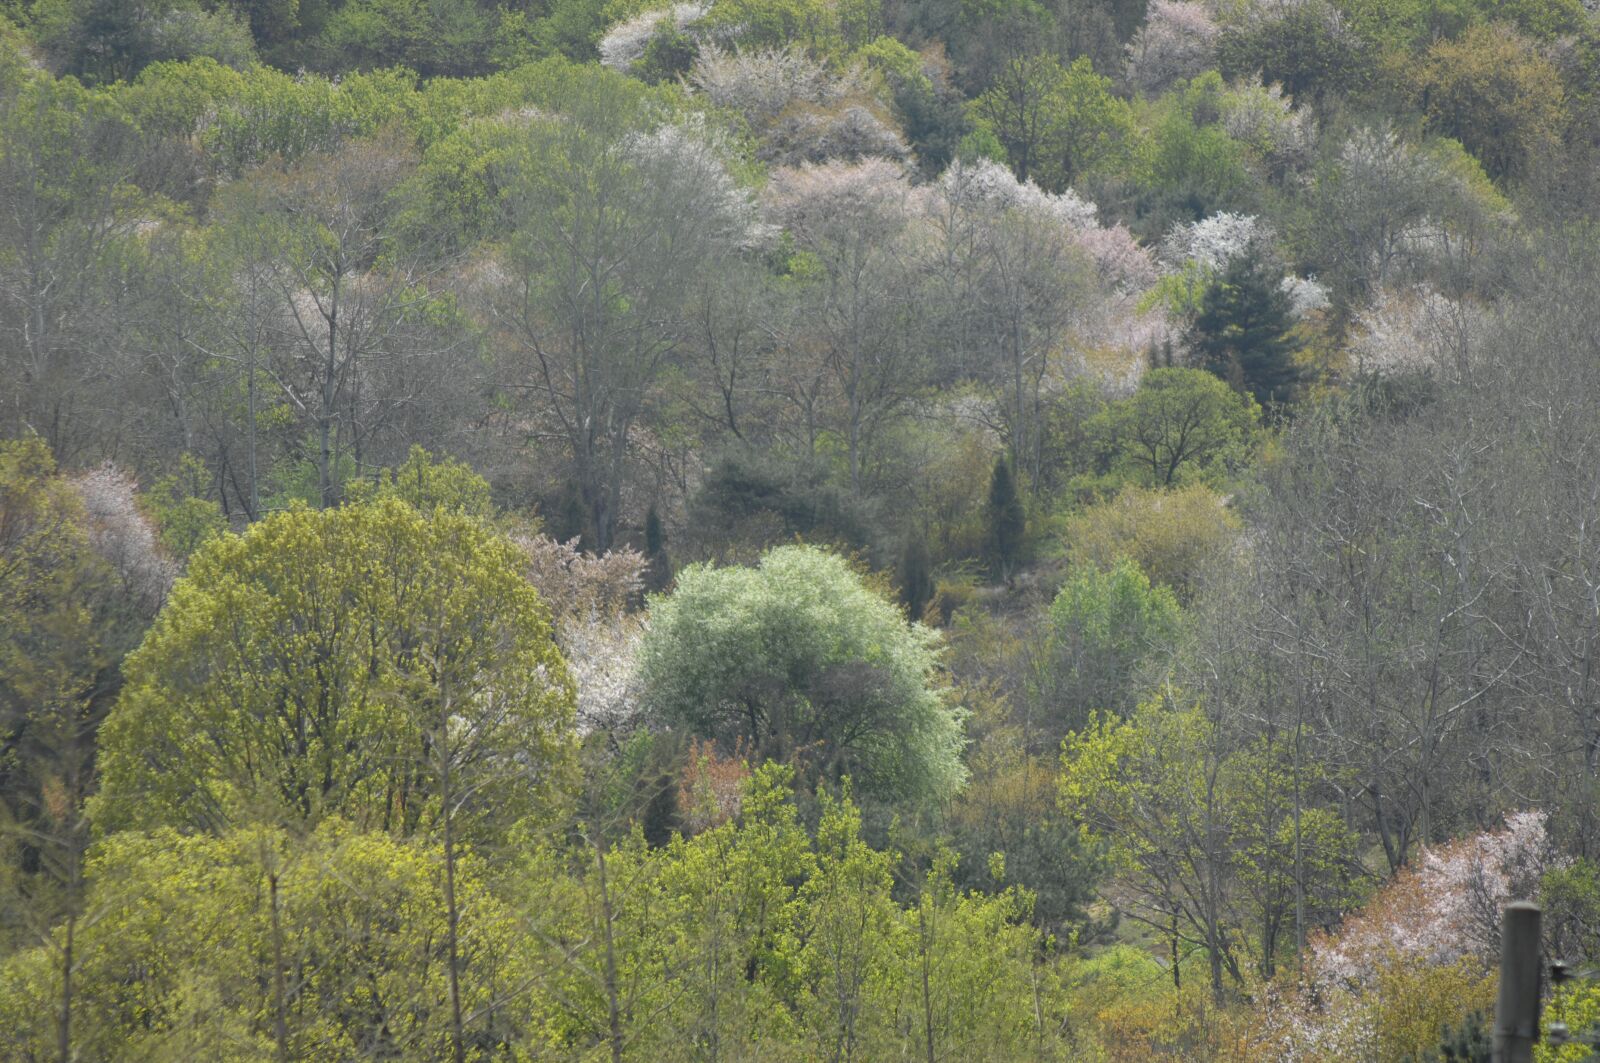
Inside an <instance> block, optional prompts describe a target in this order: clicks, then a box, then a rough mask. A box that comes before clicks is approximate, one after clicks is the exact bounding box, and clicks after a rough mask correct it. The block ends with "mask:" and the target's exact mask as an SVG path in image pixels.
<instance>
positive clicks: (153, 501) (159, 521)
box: [145, 454, 228, 558]
mask: <svg viewBox="0 0 1600 1063" xmlns="http://www.w3.org/2000/svg"><path fill="white" fill-rule="evenodd" d="M210 479H211V476H210V473H209V472H208V471H207V469H206V467H205V465H204V464H202V463H201V462H200V460H199V459H198V458H196V457H195V456H194V455H192V454H185V455H183V456H182V457H181V458H179V459H178V471H177V472H176V473H174V474H173V475H171V476H164V477H162V478H161V479H159V480H157V481H156V482H155V483H153V484H151V485H150V491H149V493H148V494H147V495H146V496H145V504H146V505H147V506H149V508H150V514H151V516H152V517H154V518H155V522H156V527H157V528H159V529H160V534H161V545H162V546H164V547H166V548H167V549H168V550H169V551H171V552H172V555H173V556H174V557H179V558H186V557H188V556H189V555H191V554H193V553H194V552H195V551H196V550H198V549H199V548H200V547H201V546H202V545H203V544H204V543H205V542H206V540H208V539H210V538H211V537H212V536H215V535H221V534H222V533H223V532H224V531H226V530H227V527H228V522H227V520H226V519H225V518H224V517H223V515H222V507H221V506H218V505H217V504H216V503H215V502H213V501H212V500H211V499H210V498H209V497H207V487H208V485H209V481H210Z"/></svg>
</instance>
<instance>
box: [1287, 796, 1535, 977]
mask: <svg viewBox="0 0 1600 1063" xmlns="http://www.w3.org/2000/svg"><path fill="white" fill-rule="evenodd" d="M1547 819H1548V817H1547V816H1546V814H1545V813H1544V812H1541V811H1537V810H1536V811H1530V812H1517V813H1513V814H1512V815H1509V816H1507V817H1506V825H1505V827H1504V828H1503V829H1501V830H1498V831H1486V832H1484V833H1481V834H1475V835H1472V836H1470V837H1466V838H1461V839H1458V840H1456V841H1453V842H1450V843H1448V844H1446V845H1441V846H1436V847H1425V848H1423V849H1422V851H1421V853H1420V854H1419V856H1418V858H1417V859H1416V861H1415V862H1414V863H1413V864H1412V865H1411V866H1409V867H1406V868H1404V869H1402V870H1401V871H1400V873H1399V874H1397V875H1396V876H1395V877H1394V878H1393V879H1392V880H1391V881H1390V882H1389V883H1388V884H1387V885H1385V886H1384V887H1383V889H1381V890H1380V891H1379V892H1378V893H1377V895H1376V896H1374V897H1373V898H1372V900H1371V901H1370V902H1369V903H1368V904H1367V906H1366V907H1365V908H1364V909H1362V911H1361V912H1359V913H1358V914H1356V915H1353V916H1351V917H1350V918H1348V919H1346V920H1345V921H1344V924H1343V925H1342V926H1341V927H1340V928H1339V929H1338V930H1337V931H1336V932H1335V933H1333V934H1330V935H1327V936H1324V937H1319V938H1316V939H1314V940H1313V941H1312V943H1311V945H1310V957H1309V959H1308V963H1307V975H1308V977H1309V978H1311V979H1312V980H1313V981H1314V982H1316V983H1320V984H1322V985H1325V986H1329V987H1334V986H1348V987H1359V986H1365V985H1369V984H1370V983H1371V982H1372V981H1373V980H1374V979H1375V977H1376V975H1377V971H1378V969H1379V967H1380V966H1381V965H1382V964H1383V963H1384V962H1385V961H1386V960H1388V959H1390V958H1392V957H1395V956H1401V957H1406V958H1411V959H1417V960H1421V961H1423V962H1425V963H1428V964H1437V965H1445V964H1451V963H1455V962H1457V961H1459V960H1462V959H1466V958H1477V959H1480V960H1482V961H1484V962H1485V963H1488V962H1489V961H1490V960H1491V959H1492V957H1493V956H1494V955H1495V954H1496V952H1497V951H1498V949H1499V944H1500V930H1499V927H1500V910H1501V908H1502V907H1504V905H1505V904H1506V903H1507V902H1508V901H1513V900H1525V899H1527V898H1530V897H1532V896H1534V895H1535V894H1536V892H1537V890H1538V885H1539V880H1540V878H1541V877H1542V876H1543V874H1544V872H1545V871H1546V869H1548V868H1549V867H1551V866H1552V861H1553V860H1555V859H1556V856H1555V854H1554V850H1553V848H1552V846H1551V843H1550V838H1549V835H1548V834H1547V832H1546V829H1545V828H1546V822H1547Z"/></svg>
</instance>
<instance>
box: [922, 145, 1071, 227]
mask: <svg viewBox="0 0 1600 1063" xmlns="http://www.w3.org/2000/svg"><path fill="white" fill-rule="evenodd" d="M939 187H940V189H941V191H942V192H943V193H944V195H945V197H946V198H947V199H949V200H950V201H951V202H952V203H956V204H958V205H962V204H979V203H985V204H992V205H997V206H1000V207H1002V208H1005V209H1007V210H1016V211H1020V212H1022V213H1024V214H1027V215H1029V216H1030V217H1034V218H1037V219H1039V220H1041V221H1049V222H1054V223H1055V224H1058V225H1065V226H1067V227H1069V228H1072V229H1087V228H1091V227H1094V226H1097V225H1098V224H1099V211H1098V210H1097V209H1096V208H1095V205H1094V204H1093V203H1090V202H1087V201H1086V200H1084V199H1083V198H1081V197H1080V196H1079V195H1078V194H1077V193H1076V192H1074V191H1073V190H1072V189H1070V188H1069V189H1066V190H1065V191H1063V192H1060V193H1051V192H1046V191H1044V190H1043V189H1041V188H1040V187H1039V186H1038V185H1036V184H1034V183H1033V182H1032V181H1018V180H1017V179H1016V177H1015V176H1013V174H1012V173H1011V170H1010V168H1009V167H1005V166H1002V165H1000V164H999V163H997V162H995V161H993V160H991V159H978V160H977V161H975V162H957V163H955V164H953V165H952V166H951V167H950V168H949V169H948V170H946V171H945V172H944V176H943V177H942V178H940V181H939Z"/></svg>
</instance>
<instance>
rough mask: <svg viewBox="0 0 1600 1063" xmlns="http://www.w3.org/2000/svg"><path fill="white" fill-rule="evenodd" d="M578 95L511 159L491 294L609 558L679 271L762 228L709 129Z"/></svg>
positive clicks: (695, 267) (611, 91)
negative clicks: (507, 226) (503, 237)
mask: <svg viewBox="0 0 1600 1063" xmlns="http://www.w3.org/2000/svg"><path fill="white" fill-rule="evenodd" d="M571 91H572V97H573V98H572V99H571V101H570V102H571V107H570V110H571V113H570V114H569V115H568V116H566V117H563V118H560V119H542V120H536V121H535V122H534V123H533V124H532V128H531V129H530V136H529V137H528V139H527V141H526V142H525V144H524V145H523V147H522V148H521V150H520V153H519V157H518V158H517V159H516V166H515V173H514V176H513V179H512V183H513V188H512V191H511V193H510V197H509V198H510V201H511V203H512V223H513V229H512V232H511V233H510V235H509V237H508V239H507V241H506V243H505V245H504V247H503V249H502V251H501V253H500V262H501V264H502V265H503V269H502V270H501V271H500V272H499V277H498V283H496V284H495V286H494V287H495V291H494V293H493V296H492V297H491V298H492V308H493V314H494V318H495V321H496V322H497V323H498V324H499V325H500V327H501V329H502V332H501V335H502V337H503V340H504V342H505V344H506V346H507V347H508V348H509V353H508V354H507V356H506V357H507V365H506V369H507V374H508V384H509V385H510V386H511V387H512V388H513V389H515V390H516V391H517V392H519V393H522V394H526V395H529V396H531V397H532V398H533V399H534V400H535V408H536V409H537V410H538V412H539V413H541V414H543V415H544V416H545V417H546V418H548V419H549V423H550V425H551V429H552V435H554V436H555V437H556V438H557V439H559V440H560V441H561V443H563V444H564V445H565V446H566V448H567V451H568V456H569V458H570V460H571V463H572V464H571V470H572V475H573V479H574V480H575V481H576V483H577V488H578V494H579V497H580V500H581V503H582V505H583V508H584V511H585V516H586V518H587V520H586V523H587V524H588V536H589V538H588V544H589V545H590V546H591V547H592V548H593V549H595V550H597V551H602V552H603V551H605V550H607V549H609V548H610V547H611V545H612V543H613V541H614V539H615V536H616V527H617V522H618V520H619V519H620V512H619V511H620V509H621V504H622V490H623V483H624V481H625V479H626V474H627V472H628V470H629V467H630V459H631V458H632V457H633V453H634V447H635V438H634V429H635V427H636V426H637V425H639V424H640V422H641V418H643V416H644V415H645V412H646V411H647V410H648V409H649V408H650V406H651V404H652V402H653V401H654V400H655V399H657V398H658V395H659V386H660V381H661V378H662V376H663V374H664V373H665V371H666V370H667V368H668V367H669V366H670V365H671V364H673V361H674V359H675V358H677V357H678V356H679V354H680V351H681V348H682V346H683V342H684V338H685V336H686V335H687V333H688V324H687V321H686V316H687V313H688V307H689V304H690V295H691V292H692V288H691V286H690V285H687V284H685V283H683V281H684V278H685V277H691V276H695V275H697V274H698V273H699V272H700V271H702V270H704V269H706V268H707V267H708V266H709V265H710V264H711V263H713V262H714V261H716V260H717V259H718V258H719V257H720V256H722V255H726V254H730V253H733V252H736V251H737V250H738V249H739V248H741V247H743V246H746V245H748V244H749V243H750V242H752V241H753V240H755V239H757V238H758V235H759V227H758V226H757V224H756V222H757V219H756V216H755V212H754V208H753V205H752V204H751V203H750V201H749V198H748V196H747V195H746V193H745V191H744V190H743V188H741V186H740V185H739V183H738V182H737V181H735V180H734V178H733V176H732V175H731V174H730V172H729V170H728V167H727V165H726V161H725V158H724V153H723V150H722V147H721V145H720V144H719V143H718V141H717V140H716V139H715V138H714V137H712V136H709V135H708V134H707V131H706V130H705V128H704V127H703V126H702V125H699V124H695V123H688V124H680V125H672V124H669V125H659V126H653V127H652V126H650V125H649V123H648V117H647V116H645V115H642V114H640V113H639V112H638V110H637V109H636V108H635V106H634V104H633V103H632V102H631V100H630V98H629V97H628V96H627V95H626V94H624V93H622V92H620V91H618V89H617V87H616V86H615V85H612V84H610V83H608V82H607V81H606V80H605V79H594V81H593V82H590V81H585V82H583V83H581V84H579V85H577V86H575V87H574V88H573V89H572V90H571ZM600 278H604V279H603V280H601V279H600Z"/></svg>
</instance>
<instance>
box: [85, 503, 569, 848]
mask: <svg viewBox="0 0 1600 1063" xmlns="http://www.w3.org/2000/svg"><path fill="white" fill-rule="evenodd" d="M521 565H522V559H521V555H520V553H519V552H518V551H517V549H516V547H515V546H513V545H512V544H511V543H510V542H508V541H506V540H503V539H501V538H499V537H497V536H496V535H494V534H493V533H492V532H491V531H490V530H488V529H487V528H486V527H485V526H484V525H482V524H481V523H480V522H478V521H476V520H474V519H473V518H471V517H468V516H465V515H463V514H459V513H452V512H447V511H445V510H438V511H436V512H435V513H434V514H433V516H432V517H431V519H430V518H425V517H424V516H423V515H422V514H420V513H418V512H417V511H416V510H415V509H413V508H411V507H410V506H408V505H406V504H405V503H403V502H401V501H399V500H397V499H393V498H382V499H378V500H376V501H374V502H373V503H371V504H369V505H357V506H348V507H345V508H341V509H336V510H329V511H323V512H314V511H311V510H307V509H294V510H290V511H289V512H286V513H280V514H277V515H274V516H272V517H269V518H267V519H266V520H264V521H262V522H260V523H259V524H256V525H255V526H253V527H252V528H251V529H250V530H249V531H248V532H246V533H245V534H244V535H243V536H234V535H227V536H223V537H221V538H219V539H214V540H212V541H211V542H209V543H208V544H206V546H205V547H203V548H202V549H201V550H200V551H199V552H198V553H197V554H196V555H195V556H194V557H193V558H192V559H191V561H190V565H189V572H188V575H187V577H186V578H185V579H183V580H182V581H180V582H179V584H178V585H177V586H176V587H175V588H174V589H173V593H172V596H171V599H170V600H169V603H168V605H167V608H166V609H165V610H164V611H163V613H162V615H161V617H160V618H159V619H158V620H157V622H156V625H155V627H154V628H153V629H152V631H151V633H150V635H149V637H148V638H147V639H146V640H145V643H144V645H142V646H141V647H140V648H139V650H138V651H137V652H136V653H135V654H133V655H132V656H130V658H129V660H128V665H127V668H128V685H127V690H126V691H125V692H124V694H123V697H122V700H121V701H120V702H119V704H118V705H117V708H116V710H115V711H114V712H113V713H112V714H111V717H110V718H109V719H108V720H107V722H106V725H105V728H104V729H103V736H102V748H103V753H102V756H103V770H104V780H105V781H104V787H103V789H102V791H101V794H100V795H99V799H98V800H99V804H98V813H97V822H98V823H99V824H100V825H101V827H102V828H103V829H106V830H114V829H121V828H125V827H145V828H154V827H160V826H177V827H183V828H187V829H195V828H202V829H213V830H215V829H222V828H224V827H226V826H227V825H229V824H235V823H242V822H249V821H252V820H254V819H256V818H258V817H260V818H265V819H266V820H267V821H269V822H271V821H294V820H303V821H307V822H311V823H315V822H317V821H320V820H321V819H323V818H324V817H326V816H330V815H339V816H343V817H344V818H346V819H348V820H350V821H351V822H352V823H353V824H355V825H356V826H357V827H359V828H361V829H380V830H387V831H392V832H395V833H397V834H408V833H411V832H413V831H415V830H417V829H418V828H419V827H422V826H425V825H427V824H429V823H431V822H432V821H433V820H434V819H435V817H436V816H437V815H438V809H437V808H436V807H434V805H433V804H432V803H431V802H430V797H429V794H430V793H431V792H432V791H431V783H430V781H429V779H430V775H429V772H430V771H431V766H432V765H433V764H434V763H435V761H436V759H437V758H438V757H439V756H441V755H442V754H443V753H444V752H445V751H448V754H449V755H450V756H451V757H452V758H459V759H456V760H454V762H453V763H452V767H453V770H454V771H455V772H456V773H458V778H457V779H456V780H455V785H456V786H468V785H470V782H471V780H470V778H469V777H470V776H473V775H476V776H478V777H479V779H480V780H481V779H482V778H484V777H493V778H495V779H496V780H497V781H496V783H495V785H494V787H493V790H492V793H479V794H477V795H476V797H475V798H474V800H473V802H472V803H473V804H474V805H478V804H482V803H483V802H484V801H491V802H492V805H493V806H494V811H495V812H496V813H497V814H498V815H500V816H502V817H505V816H511V815H515V814H516V813H517V812H518V811H520V810H523V809H525V808H527V807H529V806H528V802H529V800H530V799H531V798H533V797H535V796H536V795H537V794H538V793H540V792H541V791H543V790H546V789H548V787H549V786H550V785H551V783H552V782H553V780H554V779H555V778H556V777H558V775H559V771H560V769H561V766H562V764H563V762H564V761H565V759H566V756H567V752H568V749H569V741H570V739H569V733H570V732H569V728H570V726H571V720H572V712H573V708H572V705H573V690H572V683H571V679H570V678H569V677H568V675H567V671H566V668H565V666H564V664H563V663H562V661H561V658H560V656H559V655H558V654H557V653H556V650H555V647H554V645H553V644H552V643H551V641H550V626H549V620H548V618H547V617H548V614H547V611H546V609H545V607H544V605H543V604H542V603H541V602H540V601H539V598H538V595H537V594H536V593H535V592H534V591H533V589H532V588H531V587H529V586H528V585H527V583H526V582H524V581H523V579H522V577H521V576H520V574H519V573H520V571H521ZM441 719H443V720H445V721H447V722H446V723H444V724H443V725H442V726H445V727H446V728H447V729H448V736H446V735H443V734H440V733H439V728H440V727H441V722H440V721H441Z"/></svg>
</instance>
